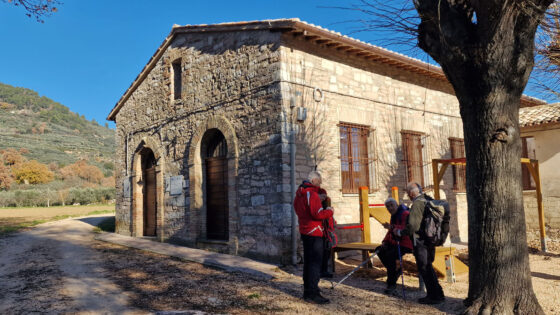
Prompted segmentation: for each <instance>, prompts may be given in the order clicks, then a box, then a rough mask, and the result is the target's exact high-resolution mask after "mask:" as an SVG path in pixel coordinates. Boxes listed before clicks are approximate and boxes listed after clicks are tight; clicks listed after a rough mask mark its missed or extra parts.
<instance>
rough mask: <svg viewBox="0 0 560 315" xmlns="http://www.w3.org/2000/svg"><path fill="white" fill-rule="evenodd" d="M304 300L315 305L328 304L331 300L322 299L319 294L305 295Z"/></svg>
mask: <svg viewBox="0 0 560 315" xmlns="http://www.w3.org/2000/svg"><path fill="white" fill-rule="evenodd" d="M303 300H304V301H306V302H309V303H313V304H328V303H329V302H330V300H329V299H327V298H324V297H322V296H321V294H319V293H317V294H314V295H310V296H305V295H304V296H303Z"/></svg>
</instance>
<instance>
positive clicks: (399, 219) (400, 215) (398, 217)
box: [383, 204, 412, 250]
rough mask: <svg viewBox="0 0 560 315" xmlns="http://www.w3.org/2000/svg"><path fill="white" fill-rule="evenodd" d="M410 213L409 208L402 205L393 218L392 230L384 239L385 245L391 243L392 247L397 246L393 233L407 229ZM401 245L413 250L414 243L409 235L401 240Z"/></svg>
mask: <svg viewBox="0 0 560 315" xmlns="http://www.w3.org/2000/svg"><path fill="white" fill-rule="evenodd" d="M409 214H410V212H409V211H408V208H407V207H406V206H405V205H404V204H400V205H399V207H398V208H397V212H396V213H395V214H394V215H392V216H391V228H390V229H389V230H388V231H387V235H385V238H384V239H383V243H389V244H391V245H397V241H396V240H395V239H394V236H393V231H394V230H402V229H404V228H405V227H406V219H407V218H408V215H409ZM400 244H401V246H402V247H406V248H408V249H410V250H412V241H411V240H410V237H409V236H408V235H404V236H403V237H402V238H401V240H400Z"/></svg>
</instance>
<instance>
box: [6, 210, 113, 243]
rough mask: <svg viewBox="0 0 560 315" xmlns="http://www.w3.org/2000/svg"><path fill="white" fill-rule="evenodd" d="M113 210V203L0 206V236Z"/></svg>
mask: <svg viewBox="0 0 560 315" xmlns="http://www.w3.org/2000/svg"><path fill="white" fill-rule="evenodd" d="M112 212H114V205H89V206H65V207H48V208H47V207H37V208H0V237H1V236H5V235H7V234H10V233H13V232H17V231H19V230H22V229H26V228H29V227H33V226H35V225H37V224H41V223H45V222H49V221H57V220H63V219H67V218H73V217H80V216H86V215H96V214H105V213H112Z"/></svg>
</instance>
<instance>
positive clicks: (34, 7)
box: [2, 0, 62, 23]
mask: <svg viewBox="0 0 560 315" xmlns="http://www.w3.org/2000/svg"><path fill="white" fill-rule="evenodd" d="M2 1H3V2H6V3H10V4H13V5H15V6H17V7H22V8H24V9H25V11H26V13H25V15H27V16H28V17H30V18H31V17H34V18H35V19H36V20H37V22H40V23H44V22H45V21H44V20H43V18H44V17H49V16H51V15H52V13H54V12H57V11H58V5H60V4H62V2H60V1H58V0H2Z"/></svg>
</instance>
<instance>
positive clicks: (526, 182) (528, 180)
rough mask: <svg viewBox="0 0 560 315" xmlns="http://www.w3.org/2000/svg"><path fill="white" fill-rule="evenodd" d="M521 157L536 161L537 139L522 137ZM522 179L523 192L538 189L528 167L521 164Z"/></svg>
mask: <svg viewBox="0 0 560 315" xmlns="http://www.w3.org/2000/svg"><path fill="white" fill-rule="evenodd" d="M521 148H522V151H521V157H524V158H529V159H536V158H537V156H536V154H535V138H533V137H521ZM521 178H522V181H523V190H534V189H536V185H535V180H533V176H531V173H530V172H529V169H528V168H527V165H525V164H521Z"/></svg>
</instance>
